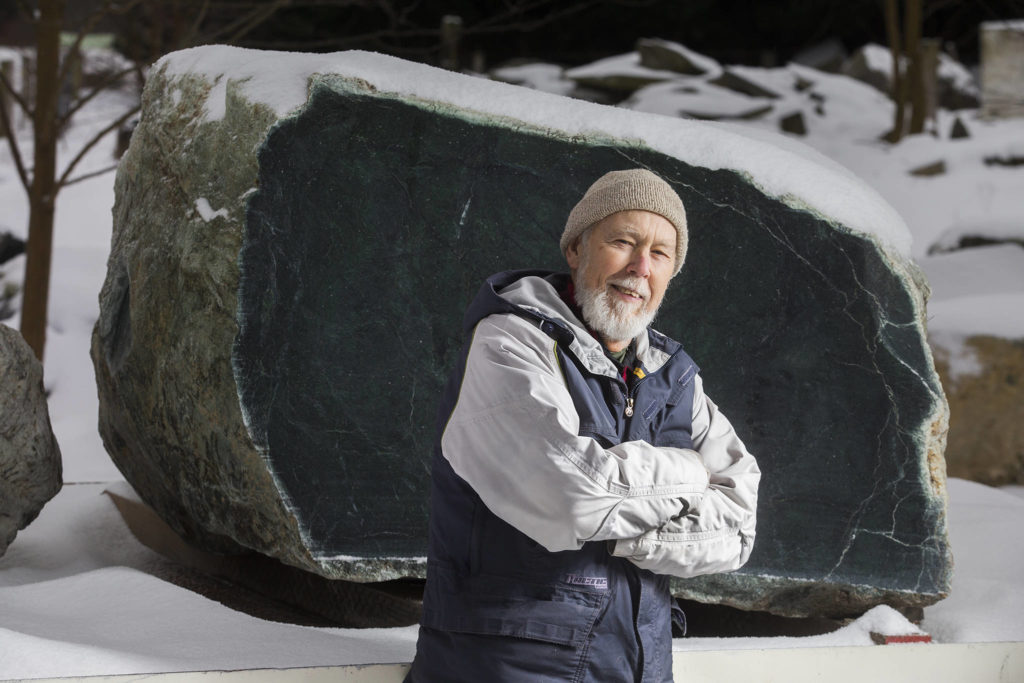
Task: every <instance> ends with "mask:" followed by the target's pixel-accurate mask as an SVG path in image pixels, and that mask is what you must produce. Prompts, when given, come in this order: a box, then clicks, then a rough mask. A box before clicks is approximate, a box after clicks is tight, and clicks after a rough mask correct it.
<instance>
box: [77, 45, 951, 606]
mask: <svg viewBox="0 0 1024 683" xmlns="http://www.w3.org/2000/svg"><path fill="white" fill-rule="evenodd" d="M394 61H397V60H394ZM417 68H423V67H417ZM448 77H449V78H454V79H460V80H459V83H464V80H463V79H464V77H459V76H454V75H449V76H448ZM188 79H192V80H188ZM471 80H472V79H465V81H471ZM183 83H185V84H186V85H187V84H191V85H188V87H192V88H198V91H196V92H197V93H198V94H196V93H194V94H193V97H196V98H198V101H202V96H203V91H202V89H203V88H204V87H206V86H204V85H203V79H202V78H201V77H198V76H191V75H187V76H181V75H177V76H171V75H169V74H167V73H164V72H161V71H158V73H157V76H156V77H155V78H153V79H151V83H150V85H149V86H147V93H148V99H147V103H148V105H149V106H152V105H153V102H154V100H155V99H157V98H159V97H161V95H160V92H163V93H164V94H165V95H166V93H167V92H171V91H172V90H173V89H175V88H182V87H185V86H183V85H182V84H183ZM492 85H493V84H490V86H492ZM490 86H488V87H490ZM465 87H473V86H472V84H466V85H465ZM161 89H162V90H161ZM239 92H240V89H239V90H236V91H235V92H234V94H232V88H231V87H230V86H229V87H228V108H227V113H226V114H225V116H224V117H223V118H222V119H220V120H215V121H204V120H202V118H201V117H193V118H189V116H187V115H178V116H177V118H173V117H172V118H170V119H168V118H166V116H167V114H166V111H167V109H168V108H169V107H172V106H178V107H179V108H180V107H181V106H182V102H189V101H191V99H190V98H187V97H186V98H184V99H182V98H181V97H175V98H167V97H165V98H164V99H165V100H167V101H165V102H164V103H163V105H161V106H162V109H163V110H164V114H159V115H158V114H156V113H149V111H148V110H147V109H144V114H143V120H142V124H140V127H139V131H140V132H137V133H136V136H137V138H136V139H135V140H133V143H132V149H131V150H130V151H129V155H128V158H127V161H126V162H125V164H124V165H123V166H122V168H121V170H120V171H119V178H118V200H117V201H118V206H117V207H115V236H114V245H113V249H112V254H111V262H110V272H109V273H108V279H107V283H106V284H105V286H104V292H103V294H102V295H101V309H102V314H101V318H100V321H99V322H98V323H97V328H96V333H95V334H94V343H93V358H94V361H95V363H96V366H97V377H98V383H99V385H100V395H101V431H102V433H103V435H104V439H105V443H106V444H107V447H108V450H109V451H110V452H111V456H112V457H113V458H114V460H115V462H116V463H117V464H118V466H119V467H120V468H121V470H122V472H124V473H125V476H126V478H127V479H128V480H129V481H130V482H131V483H132V484H133V485H134V486H135V487H136V489H137V490H138V491H139V493H140V495H141V496H142V497H143V498H144V499H145V500H146V501H147V502H148V503H149V504H150V505H151V506H153V507H154V509H156V510H157V511H158V512H160V514H161V515H162V516H163V517H164V518H165V519H166V520H167V521H168V522H169V523H170V524H171V526H172V527H174V528H175V529H177V530H179V532H180V533H183V534H184V535H185V536H186V537H188V538H190V539H191V540H192V541H193V542H194V543H196V544H198V545H201V546H203V547H206V548H210V549H220V550H228V549H232V548H236V547H244V548H250V549H254V550H257V551H259V552H261V553H265V554H268V555H271V556H273V557H277V558H278V559H281V560H283V561H285V562H288V563H290V564H294V565H296V566H300V567H303V568H306V569H309V570H311V571H315V572H317V573H320V574H322V575H324V576H328V577H331V578H345V579H350V580H356V581H376V580H382V579H389V578H395V577H399V576H423V575H424V572H425V563H424V559H423V558H424V556H425V554H426V539H427V524H428V508H429V500H428V499H429V468H430V461H431V457H432V453H433V448H434V439H435V429H436V426H435V419H436V415H435V410H436V403H437V399H438V397H439V396H440V393H441V390H442V387H443V385H444V382H445V381H446V380H447V376H448V374H449V372H450V370H451V368H452V367H453V365H454V364H455V362H456V360H457V358H458V355H459V352H460V348H461V344H462V339H461V336H460V330H461V319H462V315H463V312H464V310H465V307H466V305H467V304H468V302H469V301H470V299H471V298H472V296H473V295H474V293H475V292H476V290H477V289H478V288H479V286H480V285H481V283H482V282H483V280H484V279H485V278H486V277H487V276H488V275H490V274H492V273H494V272H497V271H501V270H506V269H513V268H538V267H539V268H551V269H555V270H564V269H565V264H564V260H563V259H562V257H561V255H560V254H559V252H558V247H557V244H558V237H559V235H560V234H561V230H562V227H563V225H564V220H565V216H567V215H568V212H569V210H570V209H571V207H572V206H573V204H574V203H575V202H576V201H577V200H578V198H579V197H580V196H581V195H582V193H583V192H584V191H585V190H586V188H587V187H588V186H589V185H590V183H591V182H593V180H595V179H596V178H597V177H598V176H600V175H601V174H603V173H605V172H607V171H610V170H614V169H620V168H628V167H634V166H644V167H647V168H650V169H652V170H654V171H655V172H657V173H658V174H660V175H661V176H662V177H664V178H665V179H666V180H668V181H669V182H670V183H671V184H672V185H673V187H675V189H676V190H677V191H678V192H679V194H680V196H681V197H682V199H683V201H684V203H685V205H686V209H687V216H688V222H689V226H690V245H691V246H690V252H689V254H688V257H687V262H686V265H685V266H684V268H683V270H682V272H681V274H680V275H679V276H678V277H677V278H676V279H675V280H674V281H673V283H672V285H671V286H670V289H669V293H668V296H667V297H666V301H665V303H664V305H663V308H662V311H661V313H660V314H659V318H658V320H657V321H656V323H655V326H656V327H657V328H658V329H660V330H661V331H663V332H665V333H666V334H668V335H669V336H671V337H673V338H676V339H678V340H679V341H681V342H682V343H683V345H684V346H685V347H686V349H687V351H688V352H689V353H690V355H692V356H693V357H694V358H695V359H696V360H697V362H698V363H699V364H700V366H701V368H702V373H703V376H704V380H705V387H706V388H707V391H708V394H709V395H710V396H711V397H712V398H713V399H714V400H715V402H716V403H717V404H718V405H719V406H720V407H721V409H722V410H723V412H725V414H726V415H728V416H729V418H730V420H731V421H732V422H733V424H734V425H735V427H736V429H737V431H738V432H739V434H740V435H741V437H743V439H744V441H745V442H746V443H747V445H748V447H749V448H750V450H751V451H752V452H753V453H754V454H755V455H756V456H757V458H758V461H759V463H760V466H761V469H762V471H763V476H762V484H761V490H760V497H759V507H758V535H757V539H756V543H755V548H754V552H753V554H752V556H751V558H750V561H749V563H748V564H747V565H746V566H745V567H744V568H742V569H741V570H739V571H738V572H735V573H732V574H722V575H716V576H710V577H701V578H698V579H689V580H674V582H673V589H674V591H675V592H676V594H677V595H680V596H682V597H687V598H692V599H697V600H701V601H706V602H717V603H724V604H729V605H732V606H736V607H740V608H743V609H755V610H767V611H771V612H774V613H776V614H782V615H788V616H802V615H819V614H823V615H834V616H839V615H850V614H858V613H860V612H863V611H864V610H865V609H867V608H869V607H871V606H873V605H875V604H879V603H887V604H890V605H894V606H897V607H904V608H913V607H920V606H924V605H927V604H931V603H933V602H935V601H936V600H938V599H940V598H941V597H943V596H944V595H945V594H946V593H947V592H948V590H949V584H950V579H951V571H952V569H951V562H952V560H951V557H950V551H949V546H948V541H947V538H946V526H945V489H944V464H943V461H942V448H943V446H944V435H945V427H946V405H945V399H944V397H943V394H942V390H941V387H940V384H939V381H938V378H937V376H936V374H935V372H934V369H933V365H932V360H931V356H930V354H929V351H928V348H927V346H926V344H925V339H924V323H923V320H924V304H923V296H924V294H923V291H924V288H925V285H923V283H922V282H921V281H919V280H918V278H917V276H916V271H915V270H914V268H913V267H912V266H911V265H910V264H909V263H908V262H906V261H905V260H904V259H903V258H902V257H900V256H899V255H896V254H894V253H893V252H892V251H891V250H890V249H888V248H886V247H885V246H884V245H883V244H882V243H881V242H880V241H879V240H878V239H877V238H875V237H873V236H869V235H866V234H864V233H862V232H858V231H856V230H853V229H850V228H848V227H846V226H844V225H843V224H841V223H839V222H837V221H836V220H835V219H829V218H827V217H825V216H823V215H821V213H820V212H818V211H815V210H812V209H809V208H808V207H807V206H806V204H804V203H802V202H801V201H798V200H794V199H793V198H791V197H790V198H777V197H773V196H770V195H769V194H768V193H767V192H766V191H764V190H763V189H762V188H761V187H760V186H759V184H758V183H757V182H756V179H755V178H751V177H750V176H749V174H745V173H742V172H738V171H736V170H729V169H725V168H718V169H712V168H708V167H702V166H700V165H695V164H692V163H688V162H686V161H684V160H682V159H680V158H676V157H675V156H672V155H670V154H666V153H664V152H663V151H659V150H658V149H655V148H654V146H652V145H648V144H645V143H644V142H643V141H638V140H631V139H622V138H616V137H615V136H614V135H612V134H611V133H607V132H599V133H593V134H588V135H586V136H580V135H574V134H568V133H564V132H559V131H557V130H552V129H550V128H545V127H543V126H538V125H533V124H529V123H525V122H523V121H517V120H510V119H508V118H502V117H500V116H495V115H489V114H486V113H482V112H480V111H474V110H471V109H468V108H465V107H459V106H455V105H452V104H450V103H446V102H439V101H430V100H425V99H423V98H422V97H414V96H403V95H398V94H393V93H382V92H380V91H379V90H378V89H377V88H376V87H375V86H374V85H373V84H372V82H370V81H368V80H366V79H357V78H352V77H351V76H350V75H347V74H346V75H329V74H321V75H318V76H314V77H313V78H312V79H311V81H310V87H309V97H308V101H306V102H305V103H304V105H303V106H301V107H300V108H299V109H298V110H296V111H294V112H292V113H291V115H289V116H286V117H280V116H278V118H277V119H275V117H274V116H273V115H272V112H269V110H267V109H260V107H259V106H258V105H255V104H252V103H248V102H246V101H244V98H243V97H241V95H240V94H239ZM531 95H532V94H531V93H528V92H524V94H523V96H524V97H529V96H531ZM175 102H176V103H177V104H175ZM545 105H546V106H550V100H545ZM564 106H565V107H566V109H567V110H568V111H569V113H572V109H573V107H577V106H579V105H578V104H577V103H574V102H572V101H570V100H565V104H564ZM590 106H592V105H590ZM233 108H236V109H237V110H238V111H248V112H262V119H260V120H259V122H258V125H253V123H252V121H253V117H252V116H251V114H250V115H248V118H245V117H242V116H241V115H240V114H239V115H236V114H237V112H235V113H233ZM147 115H149V116H151V117H152V118H150V119H149V121H148V122H147ZM161 116H162V117H165V118H163V123H164V128H163V129H161V127H160V126H157V125H155V124H156V122H157V121H158V120H160V117H161ZM639 116H643V115H639ZM243 119H244V120H245V121H246V125H245V126H242V125H241V124H240V123H239V121H242V120H243ZM174 121H178V123H177V124H174V123H173V122H174ZM184 123H187V124H188V125H194V126H195V127H196V132H195V134H194V135H193V137H192V138H191V143H190V145H189V147H188V148H187V149H186V150H185V151H183V152H182V153H181V154H180V155H179V156H178V157H174V155H172V154H169V152H168V150H167V149H164V150H161V149H160V148H159V147H158V146H148V147H147V146H146V145H147V142H146V141H147V140H150V141H152V140H154V139H156V138H157V137H158V136H159V135H167V134H168V132H172V133H173V131H168V130H167V129H166V126H167V125H172V124H173V125H184ZM148 124H154V125H148ZM232 126H234V127H236V128H238V130H236V131H234V132H230V131H229V129H230V128H231V127H232ZM215 132H217V135H214V133H215ZM140 133H141V134H140ZM218 135H219V136H220V138H218V137H217V136H218ZM246 136H247V137H246ZM224 138H227V139H230V140H231V149H232V150H238V149H239V148H241V150H242V151H241V152H232V154H237V156H238V157H239V158H238V159H234V160H223V161H218V159H217V158H216V157H217V156H218V154H222V152H220V151H219V150H220V149H221V148H220V147H219V146H218V144H217V140H218V139H224ZM240 140H241V141H242V142H243V143H244V144H240V142H239V141H240ZM203 145H205V147H203ZM250 149H251V150H252V152H251V155H250V154H249V153H248V150H250ZM191 155H198V157H199V158H196V159H194V160H191V161H187V160H189V159H191ZM228 156H230V155H228ZM168 158H176V159H177V160H176V161H168ZM168 163H174V164H181V165H182V166H181V167H180V172H181V173H182V174H183V175H182V177H181V178H179V179H178V180H177V182H173V179H174V177H175V175H174V174H175V173H177V172H179V171H174V172H172V173H168V170H167V164H168ZM189 163H192V164H195V165H196V169H198V170H197V171H196V172H195V173H193V172H191V171H190V169H188V168H187V164H189ZM222 166H223V168H224V170H223V171H222V170H219V169H220V168H221V167H222ZM133 172H134V173H136V175H130V174H132V173H133ZM222 172H223V173H227V177H228V180H230V178H232V177H237V178H238V182H237V183H236V186H228V185H229V183H228V182H227V181H221V180H219V174H220V173H222ZM232 174H234V175H232ZM249 174H251V175H249ZM168 178H171V180H168ZM186 182H187V183H191V184H192V185H193V187H185V184H186ZM204 182H205V183H206V185H205V186H204V185H203V183H204ZM215 187H216V188H222V189H221V191H222V193H223V194H224V196H220V197H218V199H217V203H216V204H214V203H213V202H212V200H210V196H211V193H213V188H215ZM204 193H205V194H204ZM172 195H179V196H177V197H174V196H172ZM200 197H202V198H203V201H205V202H206V205H205V207H204V206H203V205H202V204H200V203H198V198H200ZM164 201H171V202H177V204H178V205H181V206H186V207H189V206H195V207H196V209H195V210H194V211H193V212H192V214H191V215H190V216H189V217H188V219H187V220H183V219H182V218H181V216H180V215H175V214H174V212H173V211H169V210H168V209H167V208H166V207H167V204H165V203H163V202H164ZM211 206H219V207H224V209H223V211H222V212H221V213H220V214H217V212H212V210H211ZM129 208H130V209H131V210H130V211H129V210H128V209H129ZM196 211H198V213H199V214H201V215H200V216H198V217H197V216H196V215H195V213H196ZM161 212H163V213H161ZM211 213H212V215H211ZM154 219H156V220H158V221H159V225H153V223H152V221H153V220H154ZM207 244H209V245H211V246H210V248H208V249H206V248H204V245H207ZM191 282H197V283H198V284H197V286H196V287H192V288H190V287H189V283H191ZM176 286H177V287H179V288H184V289H183V291H184V292H185V295H179V296H168V295H167V291H168V290H169V289H171V290H173V288H174V287H176ZM147 288H152V291H146V289H147ZM140 289H142V290H143V291H140ZM159 292H163V294H160V293H159ZM176 320H178V321H179V322H180V323H181V324H180V325H176V324H174V323H175V321H176ZM197 365H198V369H197ZM508 446H509V450H510V453H514V449H515V444H512V443H510V444H509V445H508Z"/></svg>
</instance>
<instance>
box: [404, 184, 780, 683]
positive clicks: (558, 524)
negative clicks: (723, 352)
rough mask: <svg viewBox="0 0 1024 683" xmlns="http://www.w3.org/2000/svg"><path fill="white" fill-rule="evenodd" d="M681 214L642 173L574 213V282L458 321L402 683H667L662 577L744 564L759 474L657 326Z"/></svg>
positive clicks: (530, 286) (553, 279)
mask: <svg viewBox="0 0 1024 683" xmlns="http://www.w3.org/2000/svg"><path fill="white" fill-rule="evenodd" d="M686 247H687V230H686V214H685V211H684V209H683V204H682V201H681V200H680V199H679V196H678V195H677V194H676V193H675V191H674V190H673V189H672V188H671V186H669V185H668V183H666V182H665V181H664V180H662V179H661V178H659V177H658V176H656V175H655V174H653V173H651V172H650V171H647V170H644V169H632V170H625V171H614V172H611V173H608V174H606V175H604V176H602V177H601V178H600V179H598V180H597V182H595V183H594V184H593V185H592V186H591V187H590V189H589V190H587V193H586V194H585V195H584V197H583V198H582V199H581V200H580V202H579V203H578V204H577V205H576V207H575V208H574V209H573V210H572V212H571V213H570V214H569V219H568V222H567V224H566V227H565V232H564V233H563V235H562V239H561V249H562V252H563V253H564V254H565V258H566V261H567V262H568V265H569V269H570V271H571V274H570V275H568V276H567V275H564V274H556V273H549V272H545V271H515V272H507V273H501V274H498V275H495V276H493V277H491V278H489V279H488V280H487V282H486V284H485V285H484V286H483V287H482V288H481V290H480V292H479V293H478V294H477V296H476V298H475V300H474V301H473V303H472V304H471V305H470V308H469V311H468V312H467V314H466V317H465V322H464V333H465V335H466V345H465V347H464V349H463V356H462V359H461V361H460V362H459V365H458V367H457V368H456V369H455V371H454V373H453V375H452V377H451V380H450V381H449V384H448V386H447V388H446V390H445V394H444V397H443V399H442V403H441V409H440V415H439V416H440V425H441V432H440V441H439V443H438V445H437V448H436V449H435V454H434V461H433V473H432V494H431V518H430V545H429V558H428V559H429V562H428V566H427V585H426V590H425V593H424V597H423V619H422V622H421V627H420V632H419V640H418V643H417V652H416V658H415V660H414V662H413V666H412V670H411V671H410V673H409V677H408V678H407V680H408V681H446V682H447V681H467V682H472V683H481V682H483V683H490V682H493V681H524V682H527V681H529V682H530V683H536V682H537V681H601V682H605V681H671V680H672V652H671V644H672V641H671V638H672V632H671V620H672V610H673V608H674V602H673V601H672V596H671V594H670V593H669V587H668V582H669V576H682V577H688V576H696V575H699V574H708V573H712V572H723V571H730V570H733V569H736V568H737V567H740V566H741V565H742V564H743V563H744V562H746V560H747V558H748V557H749V555H750V551H751V548H752V546H753V542H754V521H755V511H756V507H757V484H758V479H759V477H760V473H759V471H758V468H757V464H756V463H755V461H754V458H753V457H752V456H751V455H750V454H749V453H748V452H747V449H746V448H745V447H744V445H743V443H742V442H741V441H740V439H739V438H738V437H737V436H736V434H735V432H734V431H733V428H732V426H731V425H730V424H729V421H728V420H727V419H726V418H725V416H724V415H722V413H720V412H719V411H718V408H717V407H716V406H715V404H714V403H712V402H711V400H710V399H709V398H708V397H707V396H706V395H705V394H704V390H703V386H702V382H701V377H700V375H698V374H697V372H698V369H697V366H696V365H695V364H694V362H693V361H692V360H691V359H690V357H689V356H687V355H686V353H685V352H684V351H683V349H682V348H681V347H680V345H679V344H678V343H677V342H675V341H673V340H671V339H669V338H668V337H665V336H664V335H662V334H660V333H658V332H656V331H654V330H652V329H650V328H649V327H648V326H649V325H650V323H651V321H652V320H653V319H654V316H655V314H656V313H657V311H658V306H659V305H660V304H661V301H662V298H663V297H664V295H665V290H666V288H667V287H668V283H669V281H670V280H671V279H672V277H673V276H674V275H675V274H676V273H678V272H679V270H680V268H681V267H682V265H683V260H684V258H685V256H686Z"/></svg>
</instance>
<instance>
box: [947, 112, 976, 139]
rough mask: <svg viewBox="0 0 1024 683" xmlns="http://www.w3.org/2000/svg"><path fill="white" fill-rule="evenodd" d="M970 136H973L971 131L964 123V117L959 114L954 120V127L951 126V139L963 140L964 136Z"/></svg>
mask: <svg viewBox="0 0 1024 683" xmlns="http://www.w3.org/2000/svg"><path fill="white" fill-rule="evenodd" d="M969 137H971V131H969V130H968V129H967V126H966V125H965V124H964V122H963V119H961V118H960V117H959V116H957V117H956V118H955V119H954V120H953V126H952V128H950V130H949V139H950V140H962V139H964V138H969Z"/></svg>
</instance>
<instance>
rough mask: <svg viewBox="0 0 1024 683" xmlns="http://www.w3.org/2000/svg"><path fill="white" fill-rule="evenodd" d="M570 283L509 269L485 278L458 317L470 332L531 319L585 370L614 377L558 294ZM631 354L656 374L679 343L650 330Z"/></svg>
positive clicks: (564, 276)
mask: <svg viewBox="0 0 1024 683" xmlns="http://www.w3.org/2000/svg"><path fill="white" fill-rule="evenodd" d="M568 283H569V274H568V273H557V272H554V271H550V270H509V271H505V272H502V273H497V274H496V275H492V276H491V277H489V278H487V280H486V282H484V284H483V285H482V286H481V287H480V290H479V291H478V292H477V294H476V297H475V298H474V299H473V302H472V303H471V304H470V306H469V308H468V309H467V311H466V315H465V317H464V318H463V321H462V325H463V331H464V332H465V333H467V334H468V333H470V332H471V331H472V329H473V328H474V327H475V326H476V324H477V323H478V322H480V321H481V320H483V319H484V318H486V317H487V316H488V315H494V314H501V313H511V314H514V315H519V316H522V317H525V318H528V319H532V320H536V321H537V322H538V325H539V326H540V328H541V330H542V331H544V332H545V333H546V334H548V335H549V336H550V337H552V338H553V339H555V340H556V341H557V342H558V343H560V344H562V345H563V346H565V347H567V348H568V350H569V352H570V353H572V354H573V355H574V356H575V357H576V358H577V359H578V360H579V361H580V362H581V363H582V364H583V365H584V366H585V367H586V368H587V369H588V370H589V371H590V372H593V373H595V374H601V375H608V376H611V377H615V376H618V374H619V371H618V369H617V368H616V367H615V364H614V363H613V362H612V361H611V359H609V358H608V356H606V355H605V352H604V347H603V346H602V345H601V342H600V341H598V340H597V339H596V338H595V337H594V336H593V335H592V334H590V332H589V331H587V327H586V325H584V323H583V321H581V320H580V319H579V318H577V317H576V314H575V313H573V311H572V309H571V308H569V306H568V305H567V304H566V303H565V302H564V301H563V300H562V297H561V296H560V295H559V292H560V291H562V290H564V289H565V287H566V286H567V285H568ZM636 341H637V347H636V355H637V358H638V359H639V360H640V362H641V363H643V366H644V368H645V369H646V371H647V372H649V373H650V372H655V371H657V370H658V369H659V368H660V367H661V366H662V365H664V364H665V363H666V362H667V361H668V359H669V358H670V357H671V356H672V355H673V354H674V353H676V351H678V350H680V348H681V347H680V345H679V344H678V343H676V342H675V341H673V340H671V339H669V338H668V337H666V336H665V335H663V334H661V333H660V332H657V331H655V330H653V329H651V328H648V329H647V334H641V335H639V336H638V337H637V340H636Z"/></svg>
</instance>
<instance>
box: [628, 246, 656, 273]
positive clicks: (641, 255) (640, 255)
mask: <svg viewBox="0 0 1024 683" xmlns="http://www.w3.org/2000/svg"><path fill="white" fill-rule="evenodd" d="M629 272H630V273H632V274H633V275H636V276H637V277H644V278H645V277H648V276H649V275H650V274H651V255H650V254H649V253H648V252H647V251H646V250H644V249H637V250H636V251H634V252H633V257H632V258H631V259H630V261H629Z"/></svg>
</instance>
